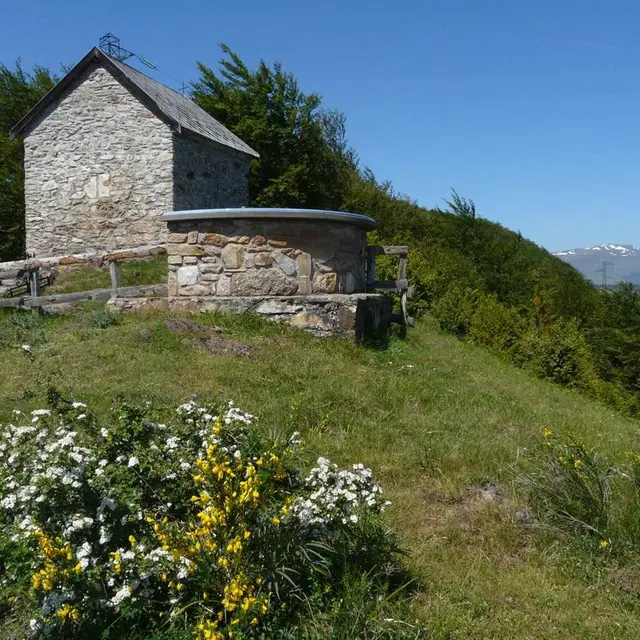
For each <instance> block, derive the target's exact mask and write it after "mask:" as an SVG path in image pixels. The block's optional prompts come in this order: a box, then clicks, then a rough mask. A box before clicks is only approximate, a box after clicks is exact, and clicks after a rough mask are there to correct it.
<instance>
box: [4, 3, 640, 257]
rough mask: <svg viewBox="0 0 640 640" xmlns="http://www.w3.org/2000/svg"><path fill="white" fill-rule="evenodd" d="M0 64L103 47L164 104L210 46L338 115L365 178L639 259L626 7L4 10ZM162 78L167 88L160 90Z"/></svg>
mask: <svg viewBox="0 0 640 640" xmlns="http://www.w3.org/2000/svg"><path fill="white" fill-rule="evenodd" d="M2 5H3V6H2V9H1V15H2V17H3V21H5V23H6V24H7V25H10V28H9V29H7V28H4V29H3V30H2V39H0V62H3V63H5V64H7V65H10V66H11V65H12V64H13V62H14V61H15V59H16V58H18V57H20V58H22V61H23V65H24V66H25V67H31V66H32V65H33V64H35V63H38V64H41V65H44V66H49V67H52V68H58V66H59V65H60V64H61V63H64V64H72V63H74V62H76V61H77V60H78V59H79V58H81V57H82V56H83V55H84V54H85V53H86V51H87V50H88V49H89V48H90V47H91V46H93V45H95V44H97V42H98V38H99V37H100V36H101V35H103V34H104V33H106V32H108V31H111V32H113V33H115V34H116V35H117V36H119V37H120V38H121V40H122V44H123V46H125V47H126V48H128V49H131V50H132V51H134V52H135V53H137V54H139V55H141V56H144V57H146V58H148V59H150V60H153V61H154V62H155V63H156V64H157V66H158V68H159V69H161V70H163V71H164V72H165V73H166V74H169V75H163V74H161V73H155V74H154V73H151V72H150V74H151V75H154V77H156V78H157V79H158V80H160V81H162V82H165V83H166V84H169V85H171V86H174V87H176V86H179V84H180V81H181V80H184V81H185V82H189V81H190V80H195V79H197V75H198V74H197V67H196V61H202V62H204V63H205V64H207V65H209V66H215V65H216V63H217V60H218V59H219V58H220V54H219V48H218V43H220V42H226V43H227V44H229V45H230V46H231V48H232V49H234V50H235V51H236V52H237V53H238V54H240V56H241V57H242V58H243V59H244V60H245V61H246V62H247V63H249V64H250V65H253V64H255V63H256V62H257V61H258V60H259V59H260V58H263V59H265V60H266V61H267V62H272V61H275V60H279V61H281V62H282V63H283V66H284V67H285V68H286V69H287V70H289V71H291V72H293V73H294V75H295V76H296V77H297V78H298V79H299V81H300V83H301V85H302V88H303V89H304V90H306V91H317V92H318V93H320V94H322V95H323V97H324V102H325V105H326V106H327V107H331V108H338V109H340V110H342V111H343V112H344V113H345V114H346V116H347V121H348V132H349V141H350V143H351V144H352V146H354V147H355V148H356V149H357V151H358V153H359V155H360V158H361V161H362V162H363V164H365V165H367V166H369V167H371V168H372V169H373V171H374V172H375V173H376V175H377V176H378V177H379V178H388V179H390V180H392V181H393V183H394V185H395V186H396V188H397V189H398V190H399V191H400V192H403V193H406V194H408V195H410V196H411V197H413V198H415V199H417V200H418V201H419V202H420V204H423V205H425V206H438V205H442V204H443V202H442V198H445V197H448V194H449V189H450V187H454V188H456V189H457V190H458V192H459V193H460V194H461V195H463V196H466V197H469V198H472V199H473V200H475V202H476V206H477V209H478V212H479V214H480V215H482V216H483V217H486V218H489V219H491V220H496V221H498V222H501V223H502V224H504V225H506V226H508V227H510V228H512V229H519V230H520V231H522V233H523V234H524V235H525V236H526V237H529V238H531V239H532V240H534V241H535V242H538V243H539V244H541V245H543V246H545V247H546V248H548V249H550V250H552V251H555V250H560V249H565V248H571V247H576V246H589V245H593V244H600V243H607V242H610V243H631V244H635V245H636V246H640V225H639V224H638V212H639V211H640V124H639V123H640V77H639V75H640V74H638V72H637V68H638V62H639V61H640V39H639V38H638V37H637V30H638V24H639V22H640V3H637V2H634V1H632V0H609V2H606V3H605V2H603V1H602V0H580V1H578V0H535V2H522V1H518V0H422V1H419V0H394V1H392V0H386V1H382V0H366V1H365V0H342V1H340V2H338V1H336V0H323V1H322V2H303V1H300V0H296V1H294V0H270V1H269V2H264V0H262V1H256V0H245V1H244V2H229V1H226V2H212V1H211V0H208V1H202V2H200V1H196V0H182V1H181V2H176V1H175V0H172V1H171V2H169V1H167V0H155V1H154V2H151V1H149V0H129V1H128V2H124V1H123V0H110V2H108V3H103V2H86V0H84V1H82V2H81V1H78V0H56V1H55V2H52V1H51V0H31V2H30V3H29V16H30V17H29V18H27V17H26V15H27V14H26V13H25V9H24V6H25V5H21V4H20V3H16V2H11V3H9V2H8V0H4V2H3V3H2ZM169 76H171V77H169Z"/></svg>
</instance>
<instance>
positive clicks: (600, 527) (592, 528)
mask: <svg viewBox="0 0 640 640" xmlns="http://www.w3.org/2000/svg"><path fill="white" fill-rule="evenodd" d="M543 435H544V447H543V449H542V452H541V455H540V457H539V459H541V460H542V461H543V465H542V466H541V468H540V469H539V470H538V471H537V472H536V473H534V474H531V475H529V476H526V478H525V480H526V484H527V485H528V486H529V488H530V490H531V491H530V499H531V503H532V505H533V506H534V507H535V509H536V512H537V514H538V516H539V517H540V518H542V519H543V520H544V521H546V522H549V523H552V524H554V525H557V526H560V527H562V528H568V529H570V530H572V531H574V532H579V533H587V534H589V535H595V536H596V537H598V538H599V539H602V540H606V537H607V530H608V527H609V524H610V523H609V519H610V503H611V480H612V471H611V469H610V468H609V467H608V466H607V464H606V462H605V461H604V460H602V459H601V457H600V456H599V455H598V454H597V452H596V451H595V450H593V449H589V448H587V447H586V445H584V444H583V443H582V442H580V441H579V440H577V439H575V438H562V437H558V436H556V435H554V434H553V433H552V432H551V430H549V429H545V431H544V434H543Z"/></svg>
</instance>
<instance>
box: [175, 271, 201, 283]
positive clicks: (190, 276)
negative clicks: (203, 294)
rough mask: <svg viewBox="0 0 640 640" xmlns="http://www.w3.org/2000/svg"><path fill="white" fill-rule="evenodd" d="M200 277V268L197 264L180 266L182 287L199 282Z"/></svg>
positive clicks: (179, 272)
mask: <svg viewBox="0 0 640 640" xmlns="http://www.w3.org/2000/svg"><path fill="white" fill-rule="evenodd" d="M199 279H200V270H199V269H198V267H197V266H189V267H180V268H179V269H178V284H179V285H180V286H181V287H186V286H190V285H192V284H197V283H198V280H199Z"/></svg>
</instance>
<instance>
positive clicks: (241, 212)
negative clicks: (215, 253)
mask: <svg viewBox="0 0 640 640" xmlns="http://www.w3.org/2000/svg"><path fill="white" fill-rule="evenodd" d="M242 218H245V219H254V220H265V219H266V220H273V219H276V220H309V221H315V222H320V221H327V222H342V223H346V224H353V225H355V226H357V227H361V228H363V229H367V230H371V229H375V228H376V227H377V223H376V221H375V220H374V219H373V218H370V217H369V216H364V215H362V214H359V213H347V212H345V211H329V210H325V209H276V208H274V209H269V208H262V207H238V208H228V209H191V210H187V211H169V212H167V213H163V214H162V215H161V216H160V219H161V220H164V221H165V222H183V221H187V220H237V219H242Z"/></svg>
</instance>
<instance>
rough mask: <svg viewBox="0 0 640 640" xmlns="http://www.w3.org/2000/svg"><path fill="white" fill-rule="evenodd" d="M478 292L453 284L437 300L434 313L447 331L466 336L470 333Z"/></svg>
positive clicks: (441, 326)
mask: <svg viewBox="0 0 640 640" xmlns="http://www.w3.org/2000/svg"><path fill="white" fill-rule="evenodd" d="M477 298H478V292H477V291H475V290H473V289H462V288H461V287H458V286H453V287H451V288H450V289H448V290H447V292H446V293H445V294H444V295H443V296H442V297H441V298H440V299H439V300H438V301H437V302H436V304H435V305H434V307H433V315H434V316H435V317H436V318H437V320H438V322H439V324H440V328H441V329H442V330H443V331H446V332H447V333H453V334H454V335H456V336H458V337H464V336H466V335H467V333H469V329H470V327H471V318H472V317H473V314H474V312H475V305H476V302H477Z"/></svg>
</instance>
